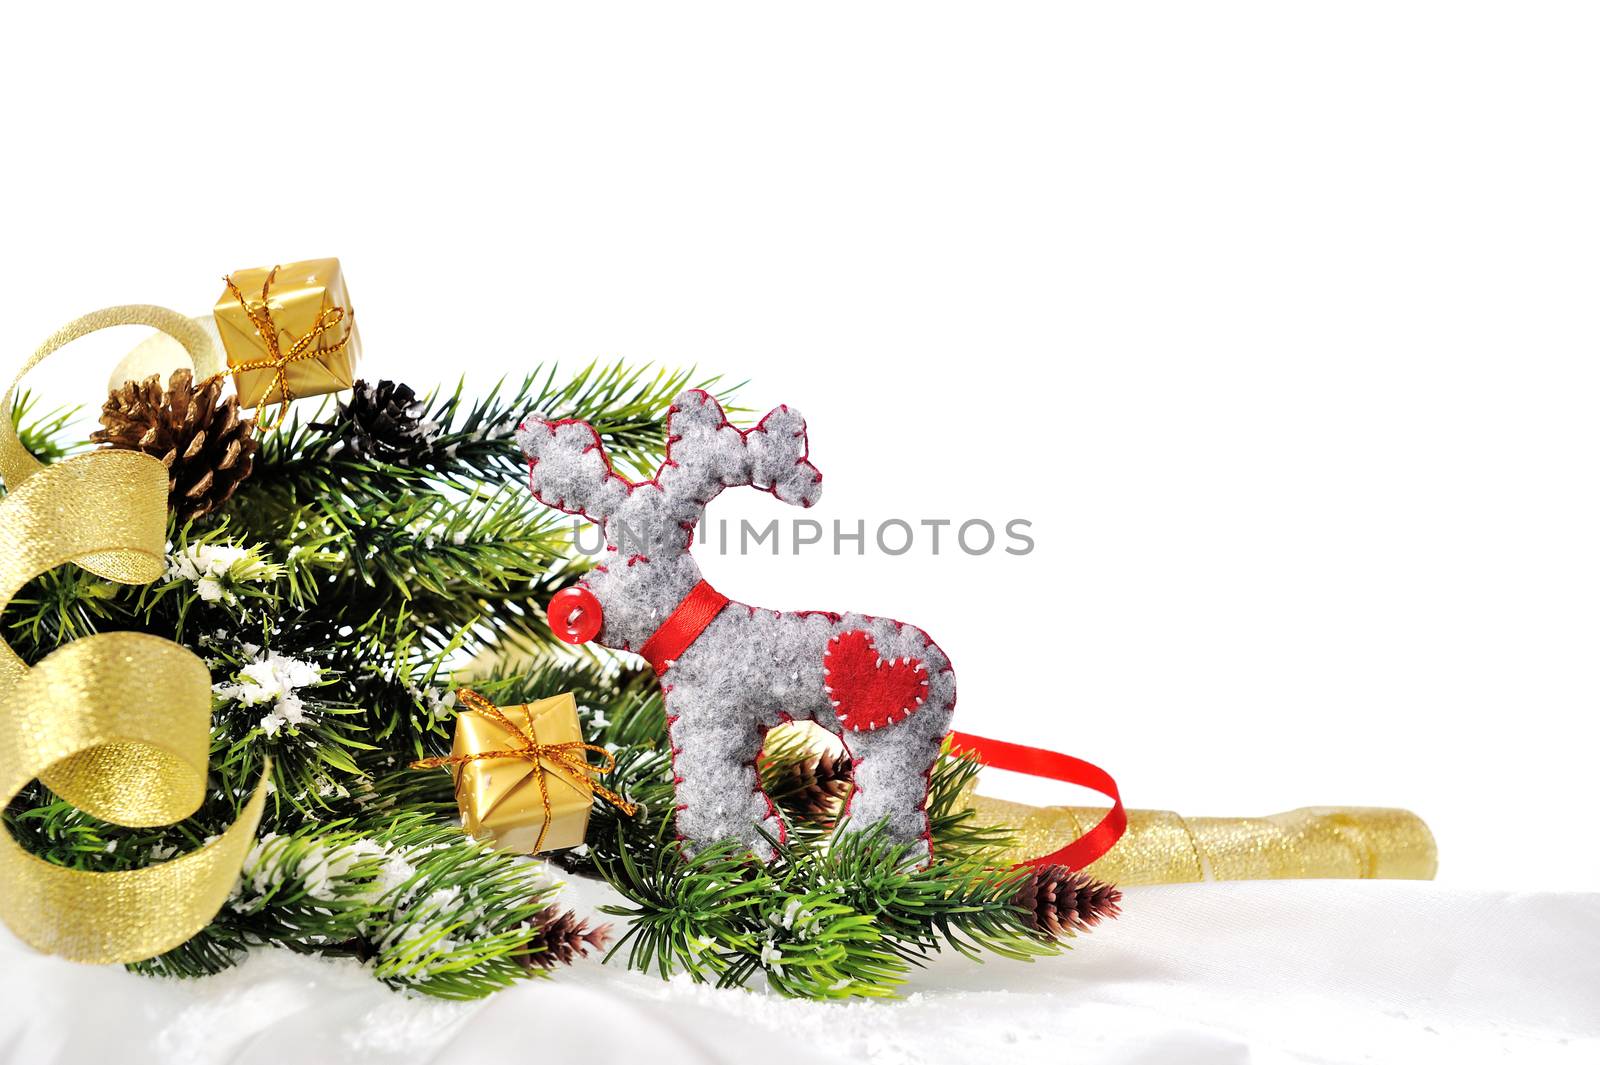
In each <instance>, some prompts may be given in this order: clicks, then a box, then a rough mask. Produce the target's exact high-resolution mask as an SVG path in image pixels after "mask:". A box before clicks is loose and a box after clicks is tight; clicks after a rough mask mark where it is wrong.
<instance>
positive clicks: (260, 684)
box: [211, 651, 322, 736]
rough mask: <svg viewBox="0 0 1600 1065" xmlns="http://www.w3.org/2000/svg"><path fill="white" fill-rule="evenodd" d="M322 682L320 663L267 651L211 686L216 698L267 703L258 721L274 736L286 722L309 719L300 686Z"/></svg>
mask: <svg viewBox="0 0 1600 1065" xmlns="http://www.w3.org/2000/svg"><path fill="white" fill-rule="evenodd" d="M321 683H322V669H321V667H319V666H316V665H313V664H312V663H310V662H304V661H301V660H300V659H298V658H290V657H289V656H288V655H281V654H279V653H278V652H276V651H268V652H266V653H265V654H264V655H258V657H257V658H256V660H255V661H254V662H251V663H250V664H249V665H246V666H244V667H242V668H241V669H240V670H239V672H238V673H236V674H234V679H233V680H232V681H224V682H222V683H220V684H214V685H212V686H211V690H212V692H214V693H215V694H216V695H217V697H218V698H220V699H226V700H228V701H229V702H235V703H238V704H239V705H240V706H261V705H265V704H270V705H271V709H269V710H268V711H267V712H266V713H265V714H263V715H262V717H261V720H260V722H259V725H260V727H261V731H262V732H265V733H266V734H267V735H268V736H275V735H277V734H278V731H279V730H280V729H282V728H283V727H284V726H285V725H287V726H289V727H290V728H294V727H296V726H298V725H303V724H305V722H307V721H308V720H310V714H309V713H308V712H307V710H306V706H305V702H304V700H302V699H301V697H300V692H299V689H301V688H308V687H311V686H313V685H317V684H321Z"/></svg>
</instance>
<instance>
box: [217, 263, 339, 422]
mask: <svg viewBox="0 0 1600 1065" xmlns="http://www.w3.org/2000/svg"><path fill="white" fill-rule="evenodd" d="M227 286H228V287H227V288H226V289H225V290H224V291H223V293H222V295H221V296H220V297H218V299H217V304H216V306H215V307H213V308H212V311H211V315H212V317H213V318H214V319H215V320H216V323H217V333H218V334H219V335H220V336H221V338H222V348H223V351H224V352H225V353H226V354H227V357H228V369H229V373H231V374H233V376H234V380H235V382H236V383H237V387H238V391H239V405H240V406H241V407H260V406H263V405H265V404H270V403H278V404H280V405H286V404H287V403H288V402H289V401H290V400H291V399H298V398H300V397H302V396H321V395H326V394H328V393H330V392H340V391H343V390H344V389H346V388H350V387H351V386H352V385H354V384H355V379H356V377H355V374H356V363H357V361H358V360H359V359H360V357H361V342H360V339H359V337H357V335H356V323H355V317H354V314H353V312H352V311H351V308H350V294H349V293H348V292H347V291H346V289H345V282H344V275H343V273H342V272H341V271H340V269H339V260H338V259H308V260H306V261H305V262H299V263H287V264H285V265H282V266H273V267H262V268H259V269H251V270H238V271H235V272H234V273H232V274H230V275H228V278H227Z"/></svg>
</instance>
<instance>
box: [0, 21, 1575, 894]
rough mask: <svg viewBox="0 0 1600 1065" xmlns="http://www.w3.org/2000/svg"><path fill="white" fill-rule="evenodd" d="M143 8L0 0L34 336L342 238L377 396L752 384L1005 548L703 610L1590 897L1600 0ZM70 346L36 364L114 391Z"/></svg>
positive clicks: (807, 559)
mask: <svg viewBox="0 0 1600 1065" xmlns="http://www.w3.org/2000/svg"><path fill="white" fill-rule="evenodd" d="M162 10H163V11H164V12H165V13H163V14H162V15H160V16H158V15H156V14H155V13H154V9H152V10H151V11H136V10H134V9H133V5H128V6H126V7H125V8H121V9H108V10H105V11H101V12H98V13H88V12H85V11H83V10H81V9H80V10H78V11H76V12H74V13H70V14H68V13H62V14H59V15H47V14H41V13H40V12H43V11H45V6H44V5H29V6H28V7H27V8H26V9H25V13H22V12H13V13H9V14H8V15H7V16H6V24H5V27H4V32H3V35H0V91H3V94H4V101H5V102H4V105H3V107H4V120H3V121H4V126H3V130H4V135H3V141H0V144H3V145H4V152H5V156H6V165H5V167H4V170H3V172H0V184H3V190H0V191H3V195H4V204H5V207H4V215H3V218H4V242H5V248H4V251H5V254H4V255H3V256H0V292H3V293H4V314H3V315H0V343H3V348H4V350H5V351H6V352H9V353H10V355H9V358H10V359H12V360H13V361H15V360H20V359H21V358H22V357H23V356H25V355H26V354H27V353H28V352H29V351H31V350H32V349H33V347H34V346H35V345H36V344H37V343H38V341H39V340H40V339H42V338H43V337H44V336H45V335H47V334H48V333H49V332H51V331H52V330H53V329H55V327H56V326H57V325H59V324H61V323H63V322H65V321H66V320H67V319H69V318H72V317H75V316H76V315H78V314H80V313H82V312H84V311H87V310H91V309H94V308H97V307H100V306H103V305H106V304H111V303H126V302H154V303H160V304H165V305H168V306H173V307H177V308H181V309H184V310H187V311H189V312H191V313H199V312H202V311H203V310H205V309H206V308H207V307H209V305H210V303H211V301H212V300H213V299H214V297H215V296H216V295H217V292H218V291H219V290H220V283H219V281H218V278H219V276H220V275H221V274H222V273H223V272H225V271H227V270H229V269H233V268H239V267H245V266H255V265H265V264H269V263H271V262H275V261H287V260H293V259H299V258H309V257H315V256H322V255H337V256H340V257H341V258H342V259H343V261H344V263H345V266H346V269H347V272H348V275H349V277H350V281H351V290H352V293H353V295H354V302H355V305H356V307H357V309H358V313H359V315H360V321H361V328H362V335H363V340H364V342H365V345H366V352H367V362H366V366H365V370H366V373H367V374H369V375H371V376H380V375H381V376H388V377H397V378H401V379H404V380H408V381H411V382H413V383H416V384H427V383H429V382H432V381H436V380H439V379H443V378H449V379H453V378H454V376H455V374H456V373H457V372H458V371H459V370H466V371H467V372H468V373H469V374H470V378H471V381H472V383H473V384H475V385H483V384H486V383H487V382H489V381H490V380H492V379H493V378H494V377H496V376H498V375H499V374H502V373H510V374H517V373H520V372H522V371H523V370H525V369H528V368H530V367H532V366H534V365H535V364H537V363H540V362H545V361H548V360H553V359H560V360H563V361H564V362H565V363H566V364H568V365H571V366H574V367H576V366H577V365H580V364H581V363H583V362H584V361H586V360H588V359H591V358H594V357H609V356H617V355H622V356H627V357H628V358H630V359H634V360H640V361H644V360H656V361H660V362H664V363H667V364H670V365H681V364H689V363H698V364H699V365H700V366H701V367H703V368H706V369H707V370H711V371H717V372H723V373H726V374H728V375H730V376H732V377H735V378H749V379H750V380H751V382H752V383H751V384H750V385H749V387H747V388H746V389H745V390H744V391H743V392H742V397H743V399H744V402H745V403H746V404H747V405H750V406H753V407H754V406H759V407H760V408H761V409H762V410H764V409H766V407H768V406H772V405H775V404H777V403H780V402H788V403H790V404H792V405H795V406H797V407H799V408H801V409H802V410H804V411H805V412H806V414H807V416H808V418H809V421H810V425H811V439H812V453H813V458H814V459H815V461H816V463H817V465H818V466H819V467H820V468H821V469H822V470H823V471H824V473H825V474H826V475H827V478H828V481H827V492H826V493H825V495H824V497H823V501H822V503H821V504H820V507H819V508H818V509H816V510H815V511H813V512H812V513H811V514H809V515H807V516H810V517H817V518H820V519H822V520H824V521H831V520H832V519H834V518H839V519H841V520H844V521H847V522H849V523H852V524H853V523H854V521H855V520H857V519H866V520H867V521H868V522H869V525H871V524H874V523H876V522H877V521H879V520H881V519H884V518H891V517H903V518H907V519H911V520H917V519H920V518H924V517H927V518H936V517H949V518H954V519H957V520H962V519H966V518H974V517H979V518H986V519H989V520H991V521H995V522H997V523H998V522H1003V521H1004V520H1006V519H1009V518H1012V517H1026V518H1030V519H1032V520H1033V521H1034V530H1033V531H1034V534H1035V536H1036V539H1037V541H1038V546H1037V549H1036V550H1035V551H1034V553H1033V554H1031V555H1029V556H1027V557H1023V558H1014V557H1010V556H1006V555H1004V554H993V555H989V556H985V557H981V558H967V557H963V556H961V555H960V554H959V553H956V554H950V553H944V554H941V555H940V556H939V557H933V556H932V555H931V554H929V553H928V552H927V551H926V550H917V551H913V552H912V553H910V554H907V555H905V556H903V557H900V558H885V557H884V556H882V555H880V554H877V553H876V552H869V554H868V555H867V556H866V557H862V558H856V557H846V558H841V559H833V558H828V557H824V556H822V555H819V554H815V553H813V554H811V555H809V556H805V555H803V556H801V557H800V558H798V559H794V558H779V559H773V558H770V557H754V558H732V557H728V558H721V557H716V556H715V555H710V554H708V555H705V556H704V558H703V565H704V567H705V568H706V570H707V571H708V575H709V576H710V577H711V579H712V580H713V582H714V583H715V584H716V585H717V586H718V587H720V588H721V589H723V590H724V591H726V592H728V593H729V594H731V595H733V596H735V597H736V598H740V599H745V600H748V601H752V602H756V603H759V604H762V605H765V606H771V607H777V608H794V607H815V608H834V609H843V608H854V609H861V610H865V611H868V612H872V613H880V614H888V615H891V616H895V617H899V618H903V619H906V620H909V621H913V622H915V623H917V624H919V625H921V626H923V627H924V628H926V629H928V630H929V631H930V632H931V633H932V634H933V635H934V636H935V638H937V639H938V640H939V641H940V643H941V644H942V645H943V646H944V648H945V649H946V650H947V651H948V652H949V653H950V654H951V656H952V658H953V659H954V661H955V663H956V665H957V671H958V673H959V676H960V679H961V706H960V711H959V714H958V718H957V721H958V725H959V726H960V727H962V728H964V729H966V730H969V731H974V732H981V733H984V734H988V735H996V736H1002V737H1006V738H1011V739H1016V740H1021V741H1025V742H1033V743H1037V744H1041V745H1044V746H1051V747H1056V748H1060V749H1065V750H1069V751H1072V752H1074V753H1077V754H1079V755H1081V756H1084V757H1087V758H1090V759H1092V760H1094V761H1097V762H1099V763H1101V764H1103V765H1104V766H1106V767H1107V768H1108V769H1110V770H1112V771H1113V772H1114V773H1115V774H1116V775H1117V776H1118V777H1119V778H1120V779H1121V781H1122V784H1123V788H1124V793H1125V795H1126V796H1127V798H1128V800H1129V801H1130V803H1131V804H1133V805H1136V806H1143V807H1160V808H1171V809H1177V810H1180V811H1182V812H1185V813H1188V814H1198V815H1209V814H1249V813H1266V812H1272V811H1277V810H1282V809H1288V808H1291V807H1295V806H1300V805H1311V804H1330V803H1339V804H1374V805H1398V806H1407V807H1410V808H1413V809H1415V810H1416V811H1418V812H1419V813H1421V814H1422V815H1423V816H1425V817H1426V818H1427V819H1428V821H1429V822H1430V823H1431V824H1432V825H1433V827H1434V828H1435V830H1436V832H1437V835H1438V839H1439V844H1440V848H1441V853H1442V865H1441V873H1440V876H1441V879H1443V880H1448V881H1450V882H1453V883H1455V884H1459V885H1468V884H1486V885H1490V886H1501V887H1519V886H1520V887H1548V888H1562V887H1576V888H1589V889H1593V888H1596V887H1600V861H1597V859H1596V858H1595V856H1594V850H1593V843H1592V840H1593V835H1594V830H1593V825H1594V817H1595V815H1594V811H1593V805H1594V803H1593V795H1594V784H1593V774H1594V764H1595V754H1594V750H1595V738H1596V736H1595V726H1594V723H1593V722H1594V716H1595V712H1596V709H1597V706H1600V702H1597V690H1596V689H1597V681H1600V677H1597V673H1596V668H1595V666H1596V659H1595V651H1596V646H1597V638H1600V632H1597V628H1600V561H1597V559H1600V500H1597V494H1596V480H1597V474H1600V448H1597V444H1600V440H1597V436H1600V428H1597V427H1600V417H1597V413H1596V401H1597V386H1600V370H1597V363H1596V344H1595V340H1596V321H1597V316H1596V312H1597V306H1596V298H1595V294H1596V292H1597V286H1600V265H1597V264H1600V254H1597V250H1596V249H1597V247H1600V151H1597V145H1596V124H1595V120H1596V106H1595V105H1596V101H1597V100H1600V65H1597V64H1596V62H1595V55H1596V45H1597V43H1600V42H1597V34H1596V30H1597V25H1596V16H1595V14H1594V10H1593V8H1591V7H1588V6H1586V5H1581V4H1580V5H1560V4H1531V5H1530V4H1522V5H1512V4H1503V5H1499V4H1474V3H1452V4H1441V5H1426V4H1395V3H1381V4H1362V3H1346V4H1340V5H1323V6H1318V7H1315V8H1313V7H1311V6H1305V5H1286V4H1281V3H1262V4H1222V3H1210V4H1203V5H1202V4H1139V5H1115V6H1108V7H1106V8H1104V9H1100V8H1098V7H1097V8H1096V9H1090V8H1089V7H1088V6H1087V5H1061V4H1050V5H1041V6H1032V5H1021V4H1004V5H1001V4H970V5H944V4H926V3H924V4H916V5H911V6H905V7H901V6H890V5H862V4H842V5H830V4H811V5H807V6H806V7H804V8H795V9H792V11H791V12H789V13H782V12H779V11H777V10H776V9H773V8H768V7H766V6H761V5H747V4H729V5H725V6H705V5H696V6H685V5H671V6H668V5H647V6H644V7H642V8H637V9H635V8H632V7H629V6H628V5H623V4H608V5H605V6H604V8H603V9H600V8H589V9H587V10H585V11H583V12H581V13H578V14H574V13H571V12H566V11H560V12H558V11H556V10H554V9H551V8H545V7H541V6H534V5H516V6H507V7H504V8H492V7H488V6H485V5H479V6H470V5H465V4H449V5H431V6H430V7H429V8H427V9H425V10H422V11H417V12H412V13H407V12H406V10H405V9H404V8H403V7H402V5H399V4H387V5H382V6H378V5H371V6H366V5H355V4H350V5H344V6H342V7H337V8H336V7H334V6H333V5H298V4H285V3H279V4H269V5H237V4H230V5H218V4H207V5H189V6H187V7H185V6H184V5H164V6H163V9H162ZM135 339H137V338H136V337H131V336H130V337H129V338H126V341H127V343H131V342H132V341H133V340H135ZM119 346H122V347H125V346H126V344H123V343H122V341H120V340H119V341H118V342H117V343H115V344H112V345H111V348H115V347H119ZM99 347H100V349H101V350H100V352H99V353H96V352H93V351H85V352H84V353H83V355H82V357H81V358H80V359H78V360H77V361H72V357H71V356H70V355H63V356H59V357H58V363H59V364H63V365H61V366H58V367H57V368H56V369H55V370H54V371H50V372H41V374H39V375H36V376H38V377H40V378H42V379H44V380H43V382H42V383H43V384H45V385H46V386H47V387H48V389H49V393H50V395H51V397H52V398H57V399H61V400H70V401H74V402H88V403H96V402H98V399H99V395H98V393H99V389H100V387H101V384H100V382H101V380H102V379H103V377H104V375H105V373H106V372H107V370H108V369H109V366H110V362H111V358H110V356H109V355H108V354H106V352H107V351H109V350H110V348H107V347H106V346H105V345H100V346H99ZM97 360H98V361H97ZM795 513H798V512H795ZM795 513H791V512H789V511H787V510H786V509H785V508H782V507H781V506H780V505H779V504H777V503H776V502H775V501H774V500H772V499H771V498H770V497H768V496H764V495H761V494H758V493H754V492H743V493H737V492H735V493H730V494H728V495H726V496H724V497H723V498H722V500H721V501H719V503H718V504H717V505H716V506H715V508H714V510H713V517H722V516H727V517H729V518H730V519H731V520H734V521H737V519H738V518H740V517H746V516H748V517H751V518H752V519H755V520H758V521H761V522H764V521H765V520H766V519H768V518H770V517H774V516H776V517H780V518H783V519H788V518H790V517H793V516H795ZM1034 794H1037V795H1038V796H1039V797H1040V798H1041V799H1043V798H1044V797H1045V796H1047V795H1052V794H1056V793H1053V792H1050V791H1049V790H1048V789H1046V790H1045V791H1044V792H1042V793H1040V792H1036V793H1034ZM1061 797H1062V798H1063V799H1065V798H1066V797H1067V796H1065V795H1063V796H1061ZM1073 798H1077V796H1073Z"/></svg>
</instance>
